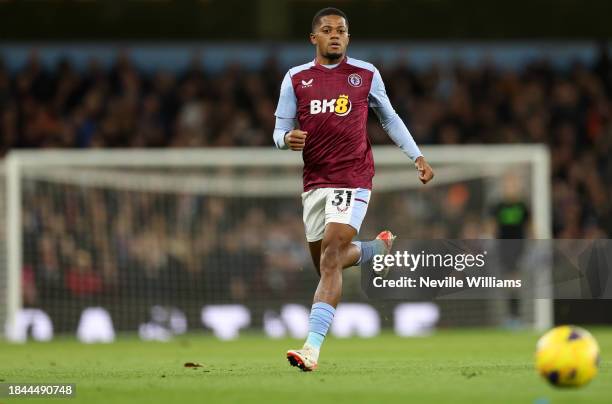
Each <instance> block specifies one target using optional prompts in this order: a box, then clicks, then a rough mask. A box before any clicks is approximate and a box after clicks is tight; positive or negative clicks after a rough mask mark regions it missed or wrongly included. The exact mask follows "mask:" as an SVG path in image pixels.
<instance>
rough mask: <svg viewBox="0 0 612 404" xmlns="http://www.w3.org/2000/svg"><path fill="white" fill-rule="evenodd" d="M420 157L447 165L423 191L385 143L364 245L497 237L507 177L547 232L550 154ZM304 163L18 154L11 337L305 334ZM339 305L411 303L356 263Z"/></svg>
mask: <svg viewBox="0 0 612 404" xmlns="http://www.w3.org/2000/svg"><path fill="white" fill-rule="evenodd" d="M424 153H425V154H426V156H427V158H428V161H429V162H430V163H431V164H432V165H433V166H434V167H435V170H436V178H435V180H434V181H433V182H432V183H431V184H429V185H427V186H422V185H421V184H420V182H419V181H418V179H417V177H416V174H415V170H414V167H413V165H412V163H411V162H410V161H409V160H408V159H407V158H406V157H405V156H404V155H403V154H402V153H401V151H399V150H398V149H397V148H395V147H378V148H375V149H374V157H375V162H376V176H375V179H374V190H373V194H372V199H371V205H370V207H369V208H368V209H369V210H368V214H367V216H366V219H365V222H364V224H363V227H362V231H361V234H360V236H359V238H360V239H363V240H366V239H371V238H373V237H375V236H376V234H377V233H378V232H379V231H380V230H381V229H383V228H387V227H388V228H390V229H392V230H393V231H394V233H396V234H398V235H399V237H401V238H403V239H435V238H447V239H460V238H463V239H474V238H491V237H495V235H496V229H495V226H496V223H495V217H494V213H493V212H494V209H495V206H496V205H497V204H499V203H500V201H502V199H503V197H504V192H506V191H505V187H506V185H507V184H508V183H514V184H515V187H514V188H515V190H514V191H513V192H516V193H517V195H518V196H519V197H520V198H521V199H522V200H523V202H524V203H525V205H526V206H527V207H528V210H529V212H530V221H531V228H532V229H533V231H532V233H531V237H534V238H550V236H551V234H550V229H551V224H550V215H551V212H550V195H549V186H550V184H549V173H548V164H549V162H548V151H547V150H546V148H544V147H540V146H522V145H521V146H519V145H513V146H434V147H425V148H424ZM301 168H302V162H301V159H300V155H299V154H298V153H291V152H281V151H277V150H270V149H205V150H88V151H27V152H26V151H17V152H12V153H11V154H10V155H9V156H8V157H7V158H6V159H5V160H4V163H3V167H2V171H1V172H2V174H3V176H4V179H5V181H2V182H0V192H2V198H0V220H2V221H3V222H4V223H3V226H2V227H1V228H2V231H0V236H1V237H2V243H0V299H2V300H3V303H4V302H6V304H2V305H0V307H2V310H0V320H1V321H2V322H3V323H5V324H6V334H7V336H8V337H9V338H10V339H15V340H19V339H23V337H24V333H26V334H27V333H32V334H36V333H37V335H39V336H41V338H42V339H44V338H45V336H46V335H48V334H49V333H50V332H51V333H77V334H79V335H82V336H84V337H83V338H84V339H85V340H86V339H87V335H88V332H89V331H88V330H89V329H90V328H92V327H93V328H95V327H96V324H104V323H105V322H106V324H112V331H134V332H136V331H138V332H140V335H141V336H142V337H143V338H153V339H163V338H166V337H168V336H171V335H173V334H178V333H182V332H185V331H187V330H190V331H197V330H199V331H202V330H208V329H212V330H213V331H214V333H215V334H216V335H218V336H227V337H232V336H234V335H235V330H237V329H264V330H266V332H267V333H268V334H269V335H272V336H281V335H285V334H287V333H289V334H291V335H299V334H300V333H303V332H304V330H303V323H304V318H305V317H304V316H307V313H308V312H307V308H308V307H309V305H310V301H311V299H312V294H313V291H314V289H315V287H316V283H317V279H318V278H317V275H316V272H315V271H314V269H313V265H312V263H311V259H310V256H309V254H308V249H307V246H306V243H305V239H304V231H303V224H302V219H301V215H302V209H301V208H302V207H301V200H300V193H301ZM505 184H506V185H505ZM343 302H344V303H345V305H344V310H345V311H346V312H347V313H349V312H350V310H351V309H354V310H357V313H358V315H363V313H365V312H369V313H373V314H372V316H373V318H375V320H373V321H374V322H377V321H378V324H379V326H380V327H382V328H385V327H393V328H395V329H396V330H398V329H401V328H402V327H401V324H399V322H401V321H406V320H402V317H401V316H400V317H398V310H399V309H400V308H405V307H406V306H405V305H404V306H402V305H403V304H404V302H398V301H369V300H368V299H367V298H366V296H365V294H364V293H363V291H362V290H361V288H360V281H359V270H358V269H350V270H347V271H345V285H344V291H343ZM349 303H353V305H351V304H349ZM519 303H520V307H519V308H518V309H517V310H518V311H517V315H518V316H519V317H520V321H521V323H522V324H524V325H527V326H530V327H536V328H545V327H547V326H549V325H550V324H551V322H552V305H551V302H550V300H547V299H519ZM419 305H420V306H419ZM413 306H414V307H415V308H419V307H420V308H421V309H422V310H420V311H419V310H417V311H413V312H411V313H413V314H414V313H421V314H414V316H417V317H418V316H419V315H420V316H424V314H423V313H424V312H427V313H430V315H428V316H426V317H428V318H429V320H427V321H430V322H432V323H437V324H438V325H439V326H449V327H450V326H499V325H503V324H504V321H506V320H507V319H508V318H509V313H508V308H507V304H506V302H504V301H503V300H501V299H492V300H462V301H435V302H432V303H431V302H429V303H428V304H427V305H423V303H422V302H421V303H413ZM364 310H365V311H364ZM85 314H87V316H85ZM85 317H86V318H85ZM405 317H406V316H404V317H403V318H405ZM408 317H410V315H408ZM347 318H350V316H348V317H347ZM228 319H229V320H228ZM292 319H301V322H300V321H297V320H296V321H294V322H297V323H300V324H302V325H301V326H296V325H295V324H293V325H292V324H291V323H292ZM306 319H307V317H306ZM226 320H227V321H229V322H230V323H232V324H230V325H227V324H226V325H223V324H224V321H226ZM230 320H231V321H230ZM424 321H425V320H424ZM349 323H350V321H349ZM292 327H294V328H295V327H298V328H299V327H301V329H298V330H295V329H294V328H292ZM377 327H378V326H377ZM398 327H399V328H398ZM107 328H108V327H107ZM349 328H350V327H349ZM408 328H410V326H408ZM369 332H371V331H368V330H361V331H360V330H357V334H359V333H361V334H363V335H368V333H369ZM372 332H374V331H372ZM339 333H342V331H339ZM94 334H95V333H94ZM101 334H104V332H103V331H102V332H101ZM101 334H100V333H99V334H96V335H98V337H99V336H100V335H101ZM100 338H102V339H104V338H103V337H100ZM108 338H111V339H112V332H111V335H110V336H109V337H108Z"/></svg>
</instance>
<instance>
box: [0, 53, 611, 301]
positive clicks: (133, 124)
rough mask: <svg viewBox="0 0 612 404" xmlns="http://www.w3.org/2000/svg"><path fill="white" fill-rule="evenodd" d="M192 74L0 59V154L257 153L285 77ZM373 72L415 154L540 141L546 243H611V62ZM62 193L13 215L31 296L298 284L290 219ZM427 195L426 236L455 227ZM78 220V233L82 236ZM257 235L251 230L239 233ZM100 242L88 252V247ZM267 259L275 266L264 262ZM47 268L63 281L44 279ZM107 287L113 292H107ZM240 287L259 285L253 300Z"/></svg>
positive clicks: (448, 196) (451, 200)
mask: <svg viewBox="0 0 612 404" xmlns="http://www.w3.org/2000/svg"><path fill="white" fill-rule="evenodd" d="M200 61H201V59H200V58H194V61H193V62H192V63H191V64H190V66H189V67H188V68H186V69H185V70H184V71H182V72H180V73H173V72H168V71H157V72H153V73H145V72H144V71H142V70H140V69H139V67H138V66H136V65H135V64H134V63H133V62H132V61H131V60H130V57H129V54H128V53H125V52H123V53H119V55H118V57H117V59H116V62H115V63H114V65H113V66H112V67H111V68H104V67H103V66H102V64H100V63H99V62H97V61H96V60H91V61H90V62H89V65H88V67H87V68H86V69H84V70H82V71H81V70H77V69H76V68H75V67H74V66H73V65H72V64H71V61H70V60H63V61H61V62H60V63H59V64H58V65H57V66H56V67H55V68H53V69H46V68H44V67H43V65H42V64H41V61H40V60H39V58H38V57H37V55H36V54H35V53H33V54H32V56H31V57H30V59H29V61H28V62H27V63H26V64H25V65H24V66H23V67H22V68H21V69H19V71H17V72H15V73H12V72H9V71H8V69H7V68H6V67H4V65H3V64H2V63H1V62H0V153H1V154H5V153H6V152H7V151H8V150H10V149H12V148H32V147H34V148H42V147H77V148H89V147H98V148H113V147H219V146H236V147H245V146H271V145H272V144H273V143H272V131H273V128H274V110H275V107H276V102H277V97H278V91H279V86H280V82H281V80H282V77H283V75H284V73H285V71H286V67H285V66H280V65H279V63H278V62H277V61H276V60H275V59H274V58H269V59H268V60H267V61H266V62H265V64H264V66H263V67H262V68H261V69H258V70H256V71H253V70H249V69H247V68H245V67H244V66H241V65H239V64H230V65H228V66H227V67H226V68H225V69H223V70H222V71H221V72H220V73H212V72H209V71H207V70H206V69H204V68H203V66H202V64H201V63H200ZM374 62H376V61H374ZM375 64H377V66H378V67H379V69H380V70H381V74H382V77H383V79H384V81H385V84H386V87H387V91H388V93H389V96H390V98H391V101H392V103H393V105H394V106H395V108H396V110H397V112H398V113H399V115H400V116H401V117H402V118H403V119H404V121H405V122H406V124H407V126H408V128H409V129H410V130H411V133H412V135H413V136H414V138H415V139H416V141H417V142H418V143H419V144H466V143H487V144H495V143H543V144H547V145H548V146H549V147H550V149H551V151H552V153H551V156H552V167H551V171H552V176H553V194H552V195H553V216H554V217H553V225H554V236H555V237H562V238H584V237H606V236H610V235H612V208H611V206H612V204H611V199H612V158H610V156H611V155H612V61H611V60H610V58H609V56H608V55H607V53H606V52H605V51H602V52H601V54H600V55H599V57H598V58H597V60H596V62H595V63H594V64H593V65H592V66H586V65H583V64H580V63H574V64H573V65H572V66H571V67H570V68H567V69H560V68H556V67H554V65H553V64H552V63H550V62H549V61H547V60H545V59H541V60H536V61H534V62H533V63H530V64H528V65H526V66H525V67H524V68H523V69H522V70H520V71H512V70H506V69H502V68H499V67H497V66H495V65H494V64H493V63H490V62H488V61H486V60H485V61H483V62H482V63H480V64H479V65H478V66H477V67H468V66H465V65H462V64H461V63H455V64H453V65H434V66H432V67H431V68H429V69H427V70H422V71H421V70H417V69H414V68H412V67H411V65H410V64H409V63H405V62H404V61H403V59H402V60H399V61H398V62H397V63H394V64H389V65H383V64H380V63H375ZM368 130H369V136H370V139H371V141H372V143H373V144H390V143H391V141H390V139H389V138H388V136H387V135H386V134H385V133H384V131H383V130H382V129H381V127H380V125H379V124H378V122H377V121H376V119H375V118H374V117H373V116H371V117H370V121H369V124H368ZM66 192H67V194H66V196H65V197H64V198H65V199H66V201H63V202H61V203H58V201H55V200H53V197H52V195H51V194H45V193H44V192H43V193H41V194H36V195H33V198H32V199H31V200H30V202H29V203H30V206H31V208H32V209H31V210H30V215H29V217H28V218H27V220H26V225H27V226H29V227H28V228H27V229H26V237H27V238H28V239H27V240H28V242H29V243H30V245H29V247H28V246H26V248H31V249H33V250H34V251H37V254H36V255H34V256H36V257H37V258H36V260H33V261H36V262H33V261H32V262H28V263H26V264H27V268H26V271H25V278H24V279H26V281H25V284H26V287H27V285H28V284H32V285H34V284H35V283H36V284H40V282H34V281H33V280H34V279H35V278H37V277H38V278H39V279H40V278H41V277H42V278H43V279H45V281H44V284H45V285H53V280H54V279H56V280H57V282H60V283H61V288H67V289H68V290H70V291H71V293H72V294H73V295H74V296H86V295H87V296H89V295H95V294H96V293H102V291H103V290H104V291H106V292H108V291H109V290H110V291H113V292H112V293H132V292H134V291H132V292H130V286H129V285H130V284H142V282H147V281H148V280H151V279H154V281H151V282H153V283H152V284H151V287H150V288H149V289H148V290H156V289H155V288H161V289H164V288H165V287H167V285H170V284H173V282H172V279H171V278H172V277H179V278H180V277H183V278H184V279H192V278H190V274H193V273H198V271H201V270H202V269H201V267H202V265H203V263H205V262H206V263H207V264H206V266H207V267H209V268H212V269H211V270H210V273H209V274H208V275H207V276H209V277H213V278H214V277H215V276H216V277H217V278H218V279H217V278H214V279H217V280H215V281H214V282H215V283H219V284H223V285H225V286H224V288H225V289H223V290H224V291H225V292H227V293H229V294H230V295H231V296H233V297H235V298H240V297H241V296H242V297H244V298H246V297H248V294H249V293H260V294H263V295H266V294H269V293H273V292H274V291H278V293H285V292H280V291H281V290H283V289H282V288H280V287H279V285H282V284H283V282H287V279H286V277H283V276H279V275H277V274H278V273H282V271H280V272H279V271H274V270H273V269H270V268H281V269H282V268H285V269H287V271H288V270H289V268H293V272H292V273H293V274H294V275H291V276H301V275H300V273H299V272H295V271H294V270H295V268H296V267H298V268H302V267H304V266H307V265H310V264H309V258H308V256H307V255H306V254H307V253H306V251H305V249H304V244H303V243H304V242H303V229H302V225H301V222H300V218H299V216H296V215H295V214H294V213H291V214H286V215H285V216H282V215H280V216H279V214H278V213H276V212H267V211H266V210H265V209H264V208H262V207H247V208H245V209H242V210H241V209H238V211H241V212H242V213H241V215H240V217H236V218H235V219H232V220H236V222H235V223H233V224H227V223H225V224H224V222H225V221H227V220H229V219H228V218H227V217H226V215H225V214H224V212H227V209H228V203H231V202H229V201H224V200H219V199H216V198H204V199H202V198H201V197H195V196H184V197H180V198H175V199H174V200H172V201H170V202H168V201H165V202H164V200H163V199H164V197H163V196H155V197H147V198H140V197H138V198H131V199H129V200H130V201H131V202H129V203H120V202H119V200H118V199H117V198H118V197H117V196H110V195H106V194H105V193H104V192H103V191H100V192H99V193H97V192H90V193H89V194H87V195H80V194H78V190H77V189H72V190H71V189H67V190H66ZM71 193H74V195H73V196H70V195H72V194H71ZM434 196H436V197H440V198H443V199H444V201H446V202H442V203H441V204H442V205H443V206H447V208H446V210H447V212H446V216H444V215H443V216H440V218H441V219H440V220H439V221H438V223H441V222H445V223H451V224H452V223H454V222H453V221H455V222H457V223H459V224H460V222H462V221H463V219H465V217H466V216H465V215H463V214H462V210H461V209H462V208H463V207H465V206H464V204H463V202H462V201H468V200H469V185H468V186H464V187H463V188H462V187H450V188H448V189H445V191H444V193H442V194H440V195H436V194H431V195H430V196H428V197H427V198H432V199H433V197H434ZM523 197H524V198H528V195H524V196H523ZM126 200H127V199H126ZM447 202H448V203H447ZM234 203H238V202H234ZM394 203H401V201H395V202H394ZM445 204H446V205H445ZM413 205H414V204H413ZM417 205H418V204H417ZM421 205H422V206H431V205H428V204H427V203H423V204H421ZM160 206H161V207H163V210H162V209H161V208H160ZM168 209H170V210H168ZM412 209H413V210H414V207H413V208H412ZM426 210H427V209H422V212H421V213H422V214H425V213H424V212H425V211H426ZM387 211H388V210H387ZM75 212H77V213H78V212H80V213H78V214H77V213H75ZM167 212H173V213H172V215H174V216H171V217H169V216H168V215H167ZM186 212H187V213H186ZM380 214H381V215H384V214H385V212H384V209H383V210H381V213H380ZM185 215H187V216H189V215H192V216H189V217H186V216H185ZM84 217H91V218H92V220H90V222H91V223H93V224H84V223H86V222H87V220H84V219H83V218H84ZM415 217H416V215H415ZM79 218H80V219H79ZM169 218H170V219H172V220H169ZM264 223H265V224H264ZM466 223H467V222H466ZM79 226H81V227H79ZM87 226H100V227H105V230H104V231H93V230H92V229H91V228H87ZM181 226H183V227H181ZM440 226H441V225H440ZM258 228H259V229H262V228H265V229H266V231H265V232H262V231H256V230H254V229H258ZM433 229H434V230H431V231H430V232H429V233H421V235H422V236H430V237H431V236H455V237H461V236H470V237H474V236H478V233H479V232H481V231H482V229H473V228H472V227H470V223H467V225H464V226H463V227H462V226H461V225H458V227H457V229H456V231H453V232H449V231H447V230H444V229H438V230H439V231H438V230H436V227H435V226H434V227H433ZM436 231H437V232H436ZM262 234H263V235H264V236H262ZM288 234H289V235H291V236H289V237H288V236H287V235H288ZM100 235H105V236H104V237H103V238H104V239H96V237H102V236H100ZM211 237H212V238H215V241H214V242H213V241H211V240H210V238H211ZM207 238H208V239H207ZM266 243H267V244H266ZM245 245H246V246H250V247H248V248H244V246H245ZM162 246H163V248H162ZM264 247H265V248H264ZM275 249H277V250H279V251H291V253H290V254H288V255H287V254H277V255H275V254H267V253H265V252H267V251H274V250H275ZM193 251H196V254H192V252H193ZM249 254H250V255H249ZM244 255H249V256H248V257H247V256H244ZM198 257H199V258H198ZM279 260H280V261H283V262H277V261H279ZM284 260H286V261H287V262H284ZM244 262H248V264H243V263H244ZM57 268H69V269H68V271H67V272H66V273H64V274H61V275H60V274H58V273H57ZM122 268H124V269H125V271H122V270H121V269H122ZM134 268H136V269H134ZM228 268H231V269H228ZM254 268H260V270H254ZM129 271H132V272H129ZM134 271H136V272H134ZM215 271H219V273H215ZM224 271H225V273H227V271H231V272H232V273H234V272H235V273H236V274H237V275H236V276H235V277H234V278H235V279H237V280H235V281H231V279H233V278H232V277H231V276H230V277H227V276H226V277H225V278H224V276H223V273H224ZM288 272H289V271H288ZM28 273H30V275H28ZM198 276H199V275H198ZM121 277H128V278H129V279H128V280H126V281H125V282H120V278H121ZM253 277H260V278H259V280H257V279H254V278H253ZM30 278H31V279H32V281H31V282H29V281H28V280H27V279H30ZM196 278H197V277H196ZM60 279H61V280H60ZM130 279H131V280H130ZM198 279H199V278H198ZM198 282H200V281H188V282H187V281H186V282H180V283H181V284H185V285H188V286H189V285H191V286H190V287H194V288H206V282H204V281H201V282H204V283H198ZM175 283H176V282H175ZM119 284H121V285H122V286H121V289H122V290H119V289H118V288H119V287H118V286H116V285H119ZM58 285H59V283H58ZM194 285H195V286H194ZM198 285H199V286H198ZM252 285H259V286H258V287H259V291H255V292H254V291H253V289H252ZM58 287H59V286H58ZM142 289H144V288H138V290H142ZM166 292H167V293H168V294H169V295H170V294H172V293H179V292H178V291H176V290H175V291H171V290H168V291H166ZM166 292H164V293H166ZM31 293H32V294H36V293H43V292H40V291H36V290H34V289H33V291H32V292H31ZM134 293H136V292H134ZM138 293H147V292H138ZM210 293H218V292H214V291H210ZM43 294H44V293H43Z"/></svg>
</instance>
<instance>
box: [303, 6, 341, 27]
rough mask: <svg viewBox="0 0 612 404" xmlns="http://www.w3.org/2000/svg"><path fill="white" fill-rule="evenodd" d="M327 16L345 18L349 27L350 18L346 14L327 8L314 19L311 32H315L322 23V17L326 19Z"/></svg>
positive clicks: (333, 8) (334, 8)
mask: <svg viewBox="0 0 612 404" xmlns="http://www.w3.org/2000/svg"><path fill="white" fill-rule="evenodd" d="M326 15H337V16H339V17H342V18H344V21H346V25H347V26H348V17H347V16H346V14H344V11H342V10H340V9H337V8H336V7H325V8H323V9H321V10H319V11H317V13H316V14H315V15H314V17H313V18H312V26H311V27H310V29H311V30H312V31H311V32H315V27H316V26H317V25H319V23H320V22H321V17H325V16H326Z"/></svg>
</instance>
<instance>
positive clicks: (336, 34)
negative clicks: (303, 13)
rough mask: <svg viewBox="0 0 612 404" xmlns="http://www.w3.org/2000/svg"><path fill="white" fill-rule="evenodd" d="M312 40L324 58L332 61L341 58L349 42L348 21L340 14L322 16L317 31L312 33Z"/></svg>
mask: <svg viewBox="0 0 612 404" xmlns="http://www.w3.org/2000/svg"><path fill="white" fill-rule="evenodd" d="M310 42H311V43H312V44H313V45H315V46H316V47H317V52H318V53H319V55H321V56H323V57H324V58H326V59H328V60H330V61H335V60H338V59H341V58H342V57H344V53H345V52H346V47H347V46H348V43H349V34H348V27H347V25H346V21H345V20H344V18H343V17H340V16H339V15H326V16H323V17H321V20H320V23H319V25H318V26H317V27H316V29H315V32H313V33H312V34H310Z"/></svg>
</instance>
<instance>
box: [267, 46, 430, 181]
mask: <svg viewBox="0 0 612 404" xmlns="http://www.w3.org/2000/svg"><path fill="white" fill-rule="evenodd" d="M369 107H371V108H373V110H374V112H375V113H376V114H377V115H378V117H379V119H380V121H381V124H382V126H383V128H384V129H385V130H386V131H387V133H388V134H389V135H390V137H391V138H392V139H393V140H394V141H395V143H396V144H398V146H400V147H401V148H402V150H404V152H405V153H406V154H407V155H408V156H409V157H410V158H412V159H413V160H414V159H416V158H417V157H418V156H420V155H421V153H420V151H419V149H418V147H417V145H416V144H415V142H414V140H413V139H412V136H411V135H410V132H409V131H408V129H407V128H406V126H405V125H404V123H403V122H402V120H401V119H400V118H399V116H398V115H397V114H396V112H395V111H394V109H393V107H392V106H391V103H390V101H389V98H388V97H387V93H386V91H385V86H384V84H383V81H382V78H381V76H380V73H379V72H378V70H377V69H376V68H375V67H374V66H373V65H372V64H370V63H367V62H364V61H361V60H357V59H353V58H349V57H345V58H344V59H343V60H342V61H341V62H340V63H338V64H336V65H320V64H318V63H317V62H316V61H312V62H309V63H306V64H303V65H300V66H296V67H293V68H291V69H289V71H288V72H287V74H286V75H285V78H284V79H283V83H282V85H281V92H280V98H279V102H278V107H277V109H276V112H275V115H276V118H277V119H276V128H275V133H274V140H275V143H276V145H277V147H279V148H286V145H285V143H284V135H285V133H286V132H287V131H290V130H292V129H294V128H296V122H297V127H299V128H300V129H301V130H303V131H306V132H308V135H307V137H306V144H305V146H304V150H303V152H302V157H303V160H304V191H308V190H311V189H315V188H340V187H342V188H366V189H371V188H372V177H373V176H374V161H373V158H372V148H371V145H370V142H369V140H368V136H367V120H368V108H369Z"/></svg>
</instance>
